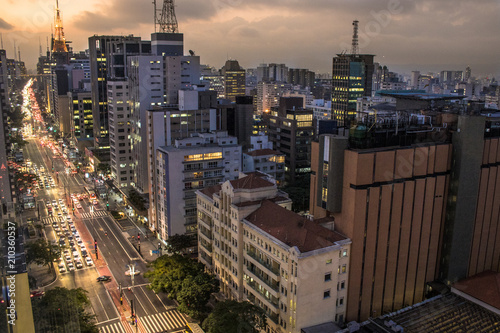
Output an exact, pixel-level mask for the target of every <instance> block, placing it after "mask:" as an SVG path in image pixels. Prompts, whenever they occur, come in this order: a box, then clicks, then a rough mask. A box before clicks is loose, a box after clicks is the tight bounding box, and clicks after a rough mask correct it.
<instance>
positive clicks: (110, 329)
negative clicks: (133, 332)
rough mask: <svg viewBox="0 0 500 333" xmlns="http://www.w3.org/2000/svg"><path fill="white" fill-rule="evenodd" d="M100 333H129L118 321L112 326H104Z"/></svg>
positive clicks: (100, 328)
mask: <svg viewBox="0 0 500 333" xmlns="http://www.w3.org/2000/svg"><path fill="white" fill-rule="evenodd" d="M99 333H127V331H126V330H125V328H124V327H123V324H122V323H121V322H120V321H117V322H115V323H112V324H108V325H104V326H100V327H99Z"/></svg>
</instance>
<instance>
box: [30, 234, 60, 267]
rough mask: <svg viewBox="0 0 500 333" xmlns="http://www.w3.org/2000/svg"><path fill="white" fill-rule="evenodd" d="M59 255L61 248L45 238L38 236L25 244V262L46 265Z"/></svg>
mask: <svg viewBox="0 0 500 333" xmlns="http://www.w3.org/2000/svg"><path fill="white" fill-rule="evenodd" d="M60 256H61V248H60V247H59V246H57V245H54V244H51V243H49V242H47V240H45V238H39V239H37V240H36V241H34V242H30V243H27V244H26V262H27V263H28V264H30V263H32V262H33V263H35V264H37V265H43V266H48V267H50V265H51V264H52V262H53V261H54V260H56V259H57V258H59V257H60Z"/></svg>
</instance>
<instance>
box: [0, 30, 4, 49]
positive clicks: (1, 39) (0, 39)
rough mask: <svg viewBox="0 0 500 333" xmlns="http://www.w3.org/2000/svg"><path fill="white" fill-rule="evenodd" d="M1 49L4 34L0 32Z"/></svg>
mask: <svg viewBox="0 0 500 333" xmlns="http://www.w3.org/2000/svg"><path fill="white" fill-rule="evenodd" d="M0 44H1V45H0V49H2V50H3V35H2V34H1V33H0Z"/></svg>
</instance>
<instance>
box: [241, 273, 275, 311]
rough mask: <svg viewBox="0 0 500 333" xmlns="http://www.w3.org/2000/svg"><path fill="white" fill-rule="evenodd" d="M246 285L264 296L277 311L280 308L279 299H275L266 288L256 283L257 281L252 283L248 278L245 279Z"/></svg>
mask: <svg viewBox="0 0 500 333" xmlns="http://www.w3.org/2000/svg"><path fill="white" fill-rule="evenodd" d="M244 281H245V283H246V284H247V286H249V287H250V288H252V289H253V290H255V291H256V292H258V293H259V294H260V295H262V297H264V299H265V300H266V301H267V302H268V303H270V304H271V305H272V306H273V307H275V308H276V309H278V306H279V301H278V298H277V297H274V296H273V295H271V294H270V293H269V292H268V291H267V290H266V289H265V288H264V287H262V286H261V285H260V284H259V283H257V282H255V281H251V280H250V279H249V278H248V277H246V278H245V279H244Z"/></svg>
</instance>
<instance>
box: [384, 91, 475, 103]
mask: <svg viewBox="0 0 500 333" xmlns="http://www.w3.org/2000/svg"><path fill="white" fill-rule="evenodd" d="M380 95H381V96H390V97H394V98H399V99H411V100H423V101H432V100H450V99H463V98H465V97H466V96H459V95H452V94H431V93H404V92H397V93H391V92H388V91H387V92H380Z"/></svg>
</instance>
